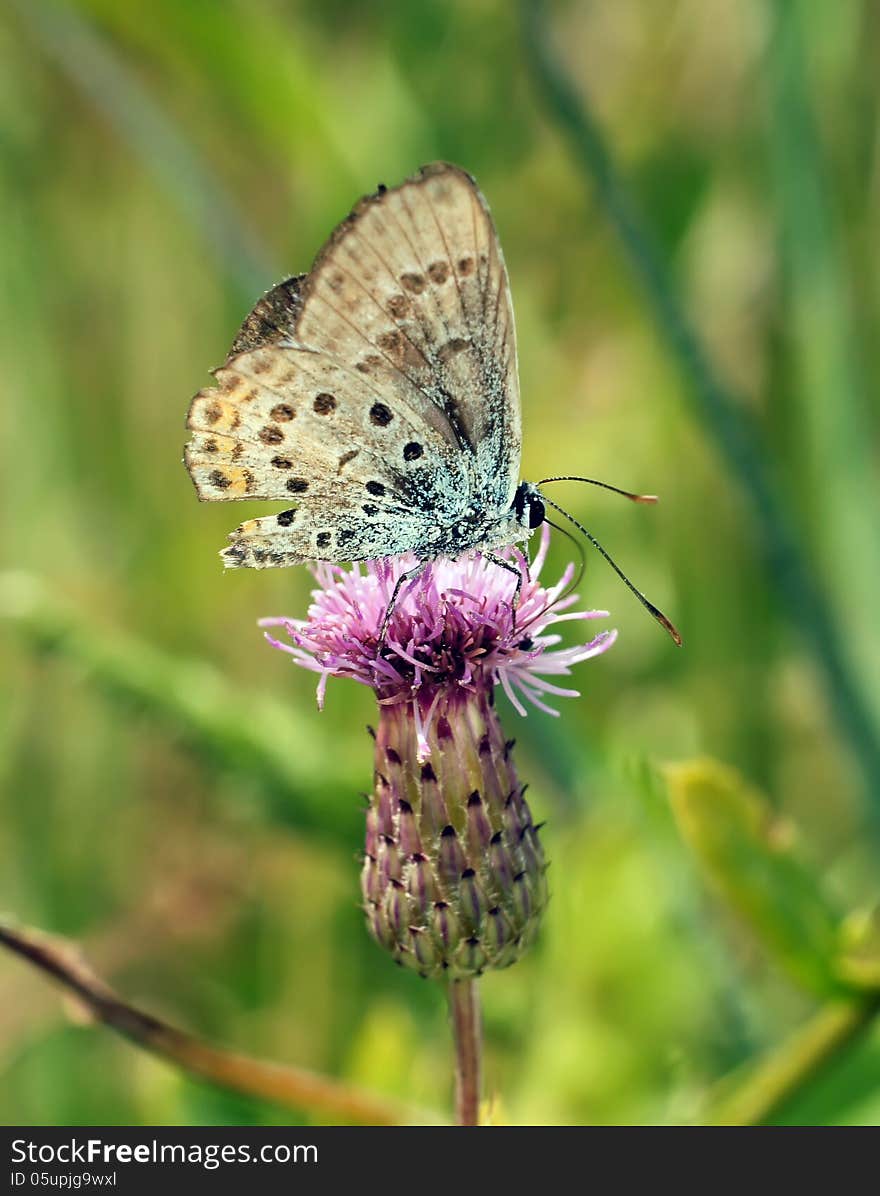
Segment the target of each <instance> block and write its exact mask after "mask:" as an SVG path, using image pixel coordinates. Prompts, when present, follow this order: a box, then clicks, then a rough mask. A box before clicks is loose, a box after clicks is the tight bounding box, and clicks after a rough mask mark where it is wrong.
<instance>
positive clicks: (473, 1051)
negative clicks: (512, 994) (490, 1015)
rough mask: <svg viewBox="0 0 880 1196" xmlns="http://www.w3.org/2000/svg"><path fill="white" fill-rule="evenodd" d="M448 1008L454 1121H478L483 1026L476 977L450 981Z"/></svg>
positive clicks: (465, 1123) (469, 1123) (466, 1122)
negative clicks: (453, 1051)
mask: <svg viewBox="0 0 880 1196" xmlns="http://www.w3.org/2000/svg"><path fill="white" fill-rule="evenodd" d="M449 1010H450V1013H451V1015H452V1032H453V1037H454V1039H455V1124H456V1125H479V1124H480V1088H481V1073H482V1058H483V1026H482V1021H481V1018H480V997H479V993H478V992H477V982H476V980H453V981H452V982H451V984H450V985H449Z"/></svg>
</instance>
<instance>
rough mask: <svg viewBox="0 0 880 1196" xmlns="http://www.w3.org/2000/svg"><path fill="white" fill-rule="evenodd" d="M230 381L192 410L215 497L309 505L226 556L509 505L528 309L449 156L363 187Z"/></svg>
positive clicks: (278, 554) (310, 551)
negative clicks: (521, 337) (517, 317)
mask: <svg viewBox="0 0 880 1196" xmlns="http://www.w3.org/2000/svg"><path fill="white" fill-rule="evenodd" d="M215 376H216V380H217V386H216V387H212V388H208V389H206V390H204V391H201V392H199V394H198V395H196V397H195V399H194V400H193V403H192V405H191V408H190V414H189V419H188V426H189V427H190V428H191V429H192V431H193V433H194V435H193V437H192V439H191V441H190V443H189V444H188V446H187V451H186V463H187V467H188V468H189V470H190V473H191V475H192V477H193V480H194V482H195V484H196V488H197V490H198V492H199V495H200V497H202V498H204V499H207V500H228V499H245V498H253V499H280V500H291V501H292V502H295V504H296V507H295V509H294V508H291V509H290V510H289V511H285V512H281V514H280V516H267V517H264V518H262V519H257V520H249V521H247V522H246V523H245V524H243V525H242V526H241V527H240V528H239V529H238V530H237V531H236V532H235V533H233V536H232V540H233V544H232V547H231V548H230V549H228V550H227V551H226V553H225V554H224V557H225V559H226V561H227V564H232V565H239V564H244V565H251V566H257V567H259V566H261V565H266V564H268V565H277V564H288V563H295V562H296V561H298V560H302V559H315V558H321V559H330V560H356V559H363V558H364V557H368V556H384V555H394V554H396V553H398V552H404V551H406V550H407V549H409V548H414V547H415V546H416V545H418V544H424V543H425V541H426V539H430V536H431V534H432V530H433V528H434V527H435V525H438V524H439V525H443V524H445V523H449V522H451V521H454V520H455V518H456V517H457V513H458V512H460V511H461V510H462V509H463V507H465V506H467V504H468V503H471V504H473V505H482V506H483V507H484V508H485V509H486V510H487V511H488V512H489V513H490V514H491V512H492V511H494V510H496V509H497V510H498V511H499V512H500V511H501V510H506V509H507V507H509V505H510V501H511V498H512V495H513V491H514V489H515V487H516V483H517V478H518V471H519V446H520V422H519V397H518V390H517V377H516V349H515V337H514V330H513V315H512V310H511V304H510V297H509V292H508V287H507V277H506V272H505V269H504V264H503V260H502V258H501V251H500V248H499V246H498V242H497V237H496V235H495V232H494V229H493V227H492V224H491V219H490V217H489V213H488V209H487V207H486V204H485V201H484V200H483V198H482V196H481V195H480V193H479V191H478V189H477V188H476V185H475V184H474V183H473V181H472V180H471V179H470V178H469V176H467V175H466V174H464V172H462V171H460V170H458V169H457V168H455V167H451V166H445V165H436V166H432V167H426V168H424V169H423V170H422V171H421V172H420V173H419V174H418V175H417V176H415V178H413V179H411V180H410V181H408V182H406V183H404V184H402V185H401V186H400V187H398V188H396V189H393V190H380V192H379V193H378V194H377V195H375V196H371V197H369V198H367V199H365V200H362V201H361V202H360V204H359V205H358V206H357V208H356V209H355V210H354V212H353V213H352V215H351V216H350V217H349V218H348V219H347V220H346V221H344V222H343V224H342V225H340V226H339V228H338V229H337V230H336V232H335V233H334V234H333V236H332V237H331V239H330V241H329V242H328V244H327V245H326V246H325V248H324V250H323V251H322V252H321V254H320V255H319V256H318V259H317V260H316V263H315V265H314V267H313V269H312V271H311V273H310V274H309V275H305V276H300V277H298V278H293V279H288V280H286V281H285V282H283V283H281V284H279V285H278V286H277V287H275V288H273V290H271V291H270V292H268V294H267V295H266V296H265V297H264V298H263V299H262V300H261V301H260V303H258V304H257V306H256V307H255V308H254V310H253V311H252V312H251V314H250V315H249V316H248V318H247V320H246V321H245V323H244V325H243V326H242V329H241V330H240V332H239V334H238V336H237V337H236V340H235V342H234V344H233V347H232V351H231V353H230V355H229V357H228V358H227V361H226V363H225V364H224V365H223V366H222V367H221V368H220V369H219V370H218V371H217V372H216V375H215ZM279 519H280V522H279Z"/></svg>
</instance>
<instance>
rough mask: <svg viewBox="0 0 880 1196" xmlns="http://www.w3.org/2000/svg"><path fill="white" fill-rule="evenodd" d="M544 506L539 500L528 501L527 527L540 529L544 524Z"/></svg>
mask: <svg viewBox="0 0 880 1196" xmlns="http://www.w3.org/2000/svg"><path fill="white" fill-rule="evenodd" d="M544 514H545V512H544V504H543V503H542V502H541V500H540V498H532V499H531V500H530V501H529V527H531V528H535V527H540V526H541V524H542V523H543V522H544Z"/></svg>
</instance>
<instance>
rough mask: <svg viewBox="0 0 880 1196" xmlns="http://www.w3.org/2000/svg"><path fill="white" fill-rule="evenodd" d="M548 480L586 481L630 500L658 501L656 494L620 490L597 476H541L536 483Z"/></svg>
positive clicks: (544, 484)
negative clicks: (601, 480)
mask: <svg viewBox="0 0 880 1196" xmlns="http://www.w3.org/2000/svg"><path fill="white" fill-rule="evenodd" d="M548 482H586V483H587V484H588V485H590V486H601V487H602V489H603V490H610V491H611V492H612V494H619V495H621V496H622V497H623V498H628V499H629V500H630V502H641V503H656V502H659V501H660V500H659V498H658V497H657V495H656V494H633V492H632V491H631V490H621V489H620V487H618V486H611V485H609V484H608V482H600V481H599V480H598V479H597V478H578V477H573V476H571V475H568V476H566V477H564V478H542V479H541V481H540V482H538V485H539V486H546V485H547V483H548ZM552 505H553V506H555V505H556V504H555V503H553V504H552ZM562 513H563V515H564V514H565V512H564V511H563V512H562Z"/></svg>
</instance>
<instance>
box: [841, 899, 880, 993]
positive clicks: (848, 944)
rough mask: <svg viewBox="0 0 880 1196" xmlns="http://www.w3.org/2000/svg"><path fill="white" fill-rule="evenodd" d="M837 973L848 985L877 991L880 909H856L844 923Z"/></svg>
mask: <svg viewBox="0 0 880 1196" xmlns="http://www.w3.org/2000/svg"><path fill="white" fill-rule="evenodd" d="M838 970H839V972H840V975H841V978H842V979H843V980H845V981H846V982H847V983H848V984H852V985H854V986H856V987H858V988H868V989H874V990H877V991H880V906H874V907H873V908H872V909H864V910H855V911H854V912H853V913H852V914H850V915H849V917H848V918H847V919H846V920H845V922H844V923H843V926H842V928H841V951H840V961H839V964H838Z"/></svg>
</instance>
